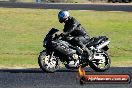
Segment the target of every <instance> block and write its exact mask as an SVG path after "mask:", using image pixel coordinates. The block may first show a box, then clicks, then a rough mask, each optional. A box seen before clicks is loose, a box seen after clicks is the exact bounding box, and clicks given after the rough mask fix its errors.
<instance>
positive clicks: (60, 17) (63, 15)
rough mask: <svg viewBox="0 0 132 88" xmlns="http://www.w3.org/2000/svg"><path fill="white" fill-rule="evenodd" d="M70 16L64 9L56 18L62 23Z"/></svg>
mask: <svg viewBox="0 0 132 88" xmlns="http://www.w3.org/2000/svg"><path fill="white" fill-rule="evenodd" d="M69 16H70V14H69V12H68V11H66V10H61V11H60V12H59V13H58V19H59V22H60V23H63V22H64V21H65V20H66V19H67V18H68V17H69Z"/></svg>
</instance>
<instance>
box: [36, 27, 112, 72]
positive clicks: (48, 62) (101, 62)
mask: <svg viewBox="0 0 132 88" xmlns="http://www.w3.org/2000/svg"><path fill="white" fill-rule="evenodd" d="M58 31H59V30H57V29H55V28H52V29H51V30H50V31H49V33H48V34H47V35H46V37H45V39H44V41H43V46H44V47H45V50H43V51H42V52H40V55H39V57H38V64H39V66H40V68H41V69H42V70H43V71H45V72H55V71H56V70H58V69H59V68H60V65H61V64H63V65H64V66H65V67H66V68H67V69H77V68H79V66H80V65H81V66H82V67H87V66H88V65H89V66H90V67H91V68H92V69H93V70H95V71H97V72H103V71H105V70H107V69H109V67H110V63H111V60H110V57H109V55H108V53H107V50H108V49H109V48H108V44H109V43H110V41H109V40H108V38H107V37H106V36H99V37H93V38H91V39H89V40H88V41H87V42H86V43H85V46H86V48H87V49H88V50H90V53H91V55H90V56H89V55H88V54H87V52H86V51H84V50H83V49H81V48H80V47H79V46H77V45H73V44H70V43H69V42H68V41H69V40H71V39H72V38H73V37H72V36H70V35H68V36H62V35H57V34H56V33H57V32H58Z"/></svg>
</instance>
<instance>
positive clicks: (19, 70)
mask: <svg viewBox="0 0 132 88" xmlns="http://www.w3.org/2000/svg"><path fill="white" fill-rule="evenodd" d="M57 72H59V73H60V72H78V70H68V69H60V70H57V71H56V72H55V73H57ZM86 72H91V71H86ZM0 73H46V72H44V71H42V70H41V69H40V68H32V69H0Z"/></svg>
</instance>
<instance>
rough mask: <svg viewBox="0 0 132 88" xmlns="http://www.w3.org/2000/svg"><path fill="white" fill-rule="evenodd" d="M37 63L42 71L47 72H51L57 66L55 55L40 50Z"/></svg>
mask: <svg viewBox="0 0 132 88" xmlns="http://www.w3.org/2000/svg"><path fill="white" fill-rule="evenodd" d="M38 64H39V66H40V68H41V69H42V70H43V71H44V72H49V73H53V72H55V71H56V70H57V69H58V68H59V66H58V60H57V57H56V56H51V55H50V54H48V53H47V52H46V51H42V52H40V55H39V57H38Z"/></svg>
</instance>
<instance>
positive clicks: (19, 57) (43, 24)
mask: <svg viewBox="0 0 132 88" xmlns="http://www.w3.org/2000/svg"><path fill="white" fill-rule="evenodd" d="M57 13H58V10H45V9H20V8H0V41H1V42H0V67H1V68H4V67H5V68H8V67H16V68H17V67H29V68H30V67H38V65H37V56H38V54H39V52H40V51H41V50H42V49H43V47H42V41H43V37H44V36H45V35H46V33H47V32H48V31H49V29H50V28H52V27H55V28H57V29H60V30H62V29H63V24H60V23H59V22H58V18H57ZM70 13H71V15H72V16H74V17H75V18H77V20H79V21H80V23H81V24H82V25H83V26H84V28H85V29H86V31H87V32H88V33H89V35H90V36H91V37H93V36H99V35H106V36H108V37H109V39H110V41H111V43H110V50H109V52H110V55H111V59H112V66H132V41H131V38H132V13H131V12H98V11H93V12H92V11H77V10H76V11H75V10H73V11H70Z"/></svg>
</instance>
